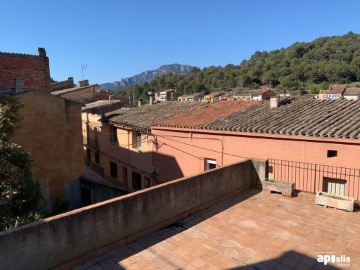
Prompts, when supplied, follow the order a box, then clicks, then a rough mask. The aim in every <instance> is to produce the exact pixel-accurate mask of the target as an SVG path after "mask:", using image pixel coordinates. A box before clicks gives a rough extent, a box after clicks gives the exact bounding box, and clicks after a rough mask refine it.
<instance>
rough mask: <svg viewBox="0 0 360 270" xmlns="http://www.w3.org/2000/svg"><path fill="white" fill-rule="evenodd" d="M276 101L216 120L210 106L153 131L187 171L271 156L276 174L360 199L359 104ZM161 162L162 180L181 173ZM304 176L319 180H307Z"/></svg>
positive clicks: (161, 149)
mask: <svg viewBox="0 0 360 270" xmlns="http://www.w3.org/2000/svg"><path fill="white" fill-rule="evenodd" d="M272 101H273V102H270V101H262V102H260V103H258V104H256V105H254V106H251V107H249V108H246V109H244V110H239V111H238V112H235V113H233V114H230V115H229V116H226V117H219V118H216V119H212V118H209V114H210V113H209V112H208V108H209V107H202V108H199V109H197V110H193V111H189V112H185V113H184V114H182V115H179V116H175V117H172V118H168V119H166V120H163V121H160V122H157V123H156V124H155V125H153V126H152V129H151V133H152V135H153V136H154V141H155V142H156V152H157V153H158V154H161V155H163V156H172V157H173V158H174V159H175V160H176V161H177V164H176V166H178V167H179V168H180V170H181V174H182V175H183V176H189V175H193V174H196V173H199V172H201V171H204V170H207V169H211V168H215V167H218V166H220V167H221V166H224V165H226V164H230V163H233V162H236V161H241V160H243V159H246V158H258V159H266V160H269V168H268V170H269V175H268V177H269V178H272V177H275V178H277V179H278V180H282V179H283V180H286V181H295V182H296V188H297V189H299V190H304V191H309V192H313V193H314V192H317V191H332V192H335V193H336V195H346V196H351V197H354V198H355V199H356V200H360V187H358V186H357V183H358V182H357V181H358V180H359V179H358V178H359V177H358V176H356V177H355V178H351V177H350V175H351V174H353V171H354V173H355V175H357V174H359V169H360V165H359V162H358V159H357V156H358V155H359V153H360V141H359V138H360V129H359V128H358V127H359V122H358V120H357V119H358V118H357V116H358V115H359V116H360V110H359V104H358V101H348V100H336V101H320V100H315V99H299V100H297V101H294V100H291V99H290V100H283V101H282V102H281V103H278V101H277V98H273V99H272ZM270 104H272V107H273V108H271V106H270ZM349 115H352V117H351V118H349ZM344 119H347V120H346V121H344ZM195 120H196V121H195ZM198 121H199V122H201V124H200V125H199V124H198ZM161 155H159V156H161ZM153 166H157V167H160V168H162V167H164V168H167V169H166V170H164V169H161V171H160V174H159V175H158V179H159V180H160V181H168V180H171V179H175V178H177V177H179V174H176V173H174V171H173V170H172V169H171V166H170V164H166V163H165V162H164V161H163V160H161V159H158V160H157V159H154V160H153ZM161 166H162V167H161ZM297 167H301V168H302V169H301V170H298V171H296V168H297ZM310 168H313V170H311V169H310ZM315 168H316V171H317V173H318V174H317V175H316V177H315V175H314V170H315ZM341 168H347V169H346V170H345V169H341ZM341 170H342V171H341ZM285 171H286V173H285ZM340 171H341V173H340ZM281 172H283V175H281ZM285 174H286V175H288V174H289V175H292V177H291V179H286V177H285ZM274 175H275V176H274ZM304 175H308V176H309V175H311V177H309V178H307V179H302V178H303V177H304Z"/></svg>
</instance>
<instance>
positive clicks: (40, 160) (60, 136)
mask: <svg viewBox="0 0 360 270" xmlns="http://www.w3.org/2000/svg"><path fill="white" fill-rule="evenodd" d="M17 97H18V98H19V99H20V101H21V102H22V103H23V104H24V107H23V108H22V109H21V115H22V117H23V120H22V121H21V122H20V124H19V129H17V130H16V131H15V133H14V137H13V140H14V142H16V143H18V144H19V145H21V146H22V147H23V148H24V149H25V150H26V151H28V152H30V153H31V155H32V158H33V159H34V163H33V175H34V178H35V179H37V180H39V181H40V182H41V186H42V192H43V197H44V203H45V208H47V209H51V202H54V201H55V200H56V199H60V200H67V201H71V199H72V196H77V195H78V194H76V195H75V194H74V192H75V191H74V190H73V189H72V188H73V187H72V184H73V183H74V181H76V180H77V179H78V178H79V177H80V176H81V175H82V174H83V168H84V162H83V152H82V134H81V104H78V103H75V102H71V101H68V100H65V99H62V98H59V97H55V96H52V95H50V94H48V93H41V92H37V91H31V92H27V93H23V94H20V95H17Z"/></svg>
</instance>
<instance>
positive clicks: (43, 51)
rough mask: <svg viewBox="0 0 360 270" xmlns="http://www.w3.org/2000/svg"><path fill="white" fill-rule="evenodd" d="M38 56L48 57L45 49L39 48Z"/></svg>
mask: <svg viewBox="0 0 360 270" xmlns="http://www.w3.org/2000/svg"><path fill="white" fill-rule="evenodd" d="M38 56H40V57H46V51H45V49H44V48H40V47H39V48H38Z"/></svg>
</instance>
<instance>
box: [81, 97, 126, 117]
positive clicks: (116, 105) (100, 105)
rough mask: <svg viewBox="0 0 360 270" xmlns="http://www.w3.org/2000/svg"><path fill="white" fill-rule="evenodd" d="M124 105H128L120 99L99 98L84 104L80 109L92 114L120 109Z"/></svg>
mask: <svg viewBox="0 0 360 270" xmlns="http://www.w3.org/2000/svg"><path fill="white" fill-rule="evenodd" d="M124 106H125V107H127V106H129V105H128V104H124V103H122V102H120V100H112V101H111V102H110V101H108V100H99V101H96V102H93V103H89V104H86V105H85V107H83V108H82V111H83V112H87V113H92V114H103V113H107V112H110V111H113V110H117V109H120V108H122V107H124Z"/></svg>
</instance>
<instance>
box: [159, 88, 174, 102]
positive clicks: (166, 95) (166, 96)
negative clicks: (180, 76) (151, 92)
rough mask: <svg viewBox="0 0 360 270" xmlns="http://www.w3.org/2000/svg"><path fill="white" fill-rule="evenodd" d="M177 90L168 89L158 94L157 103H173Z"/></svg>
mask: <svg viewBox="0 0 360 270" xmlns="http://www.w3.org/2000/svg"><path fill="white" fill-rule="evenodd" d="M174 92H175V89H167V90H163V91H160V92H158V93H156V96H155V102H164V101H172V100H173V96H174Z"/></svg>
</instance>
